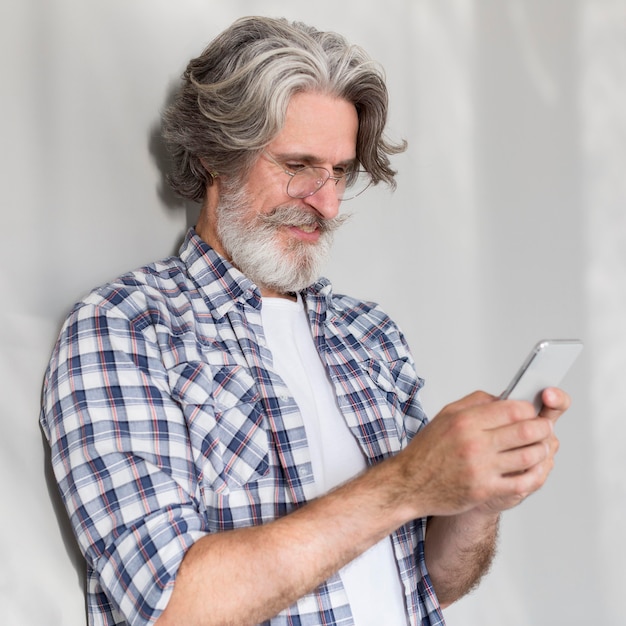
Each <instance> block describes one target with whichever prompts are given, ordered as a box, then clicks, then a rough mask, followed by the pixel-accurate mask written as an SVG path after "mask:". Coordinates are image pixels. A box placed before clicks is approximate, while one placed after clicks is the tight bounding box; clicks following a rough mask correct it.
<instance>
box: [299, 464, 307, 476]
mask: <svg viewBox="0 0 626 626" xmlns="http://www.w3.org/2000/svg"><path fill="white" fill-rule="evenodd" d="M298 475H299V476H302V477H304V476H308V475H309V468H308V467H307V466H306V465H301V466H300V467H299V468H298Z"/></svg>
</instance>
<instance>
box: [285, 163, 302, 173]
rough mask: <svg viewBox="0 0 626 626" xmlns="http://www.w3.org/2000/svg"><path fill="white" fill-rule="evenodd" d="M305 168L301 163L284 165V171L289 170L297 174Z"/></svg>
mask: <svg viewBox="0 0 626 626" xmlns="http://www.w3.org/2000/svg"><path fill="white" fill-rule="evenodd" d="M305 167H306V165H304V164H303V163H296V162H289V163H285V169H287V170H289V171H290V172H299V171H300V170H301V169H303V168H305Z"/></svg>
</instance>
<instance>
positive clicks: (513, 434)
mask: <svg viewBox="0 0 626 626" xmlns="http://www.w3.org/2000/svg"><path fill="white" fill-rule="evenodd" d="M553 433H554V426H553V424H552V421H551V420H546V419H543V418H539V417H535V418H533V419H526V420H523V419H522V420H517V421H514V422H513V423H511V424H506V425H505V426H501V427H500V428H494V429H492V431H491V436H492V442H493V448H494V449H495V450H497V451H499V452H505V451H508V450H515V449H517V448H523V447H525V446H529V445H532V444H534V443H539V442H541V441H546V440H547V439H548V438H550V437H552V436H553Z"/></svg>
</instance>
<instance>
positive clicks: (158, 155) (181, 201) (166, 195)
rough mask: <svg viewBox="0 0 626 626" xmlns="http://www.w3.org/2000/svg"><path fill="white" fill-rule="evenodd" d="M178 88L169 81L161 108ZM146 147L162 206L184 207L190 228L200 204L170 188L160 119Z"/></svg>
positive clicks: (167, 153)
mask: <svg viewBox="0 0 626 626" xmlns="http://www.w3.org/2000/svg"><path fill="white" fill-rule="evenodd" d="M179 89H180V82H179V81H176V83H171V84H170V85H169V87H168V88H167V90H166V94H165V98H164V101H163V107H162V109H161V110H163V111H164V110H165V109H167V107H169V106H170V104H172V102H173V101H174V98H175V97H176V94H177V93H178V90H179ZM148 148H149V151H150V154H151V156H152V160H153V161H154V163H155V165H156V166H157V168H158V170H159V172H160V179H159V184H158V187H157V194H158V197H159V198H160V200H161V202H162V203H163V206H165V207H167V208H168V209H170V210H172V211H174V210H176V211H177V210H179V209H181V208H184V209H185V213H186V216H187V220H186V223H187V228H191V227H192V226H194V225H195V223H196V221H197V219H198V213H199V212H200V205H199V204H197V203H195V202H192V201H191V200H186V199H185V198H181V197H180V196H179V195H178V194H176V193H175V192H174V190H173V189H172V188H171V186H170V184H169V181H168V174H169V172H170V171H171V167H172V160H171V158H170V154H169V151H168V149H167V145H166V144H165V141H164V140H163V137H162V136H161V121H160V120H159V121H158V122H155V123H154V124H153V125H152V128H151V129H150V133H149V135H148ZM181 243H182V240H181V241H179V242H178V244H177V247H176V251H175V252H178V248H179V245H180V244H181Z"/></svg>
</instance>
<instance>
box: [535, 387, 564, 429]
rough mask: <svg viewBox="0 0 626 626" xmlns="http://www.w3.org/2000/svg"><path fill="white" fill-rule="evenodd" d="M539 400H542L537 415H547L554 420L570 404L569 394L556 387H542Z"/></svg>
mask: <svg viewBox="0 0 626 626" xmlns="http://www.w3.org/2000/svg"><path fill="white" fill-rule="evenodd" d="M541 401H542V402H543V406H542V408H541V411H540V412H539V415H540V416H541V417H547V418H548V419H550V420H552V421H554V422H556V420H557V419H558V418H559V417H561V415H562V414H563V413H564V412H565V411H567V409H569V407H570V404H571V399H570V397H569V395H568V394H567V393H565V391H563V390H562V389H557V388H556V387H548V388H547V389H544V390H543V392H542V394H541Z"/></svg>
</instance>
